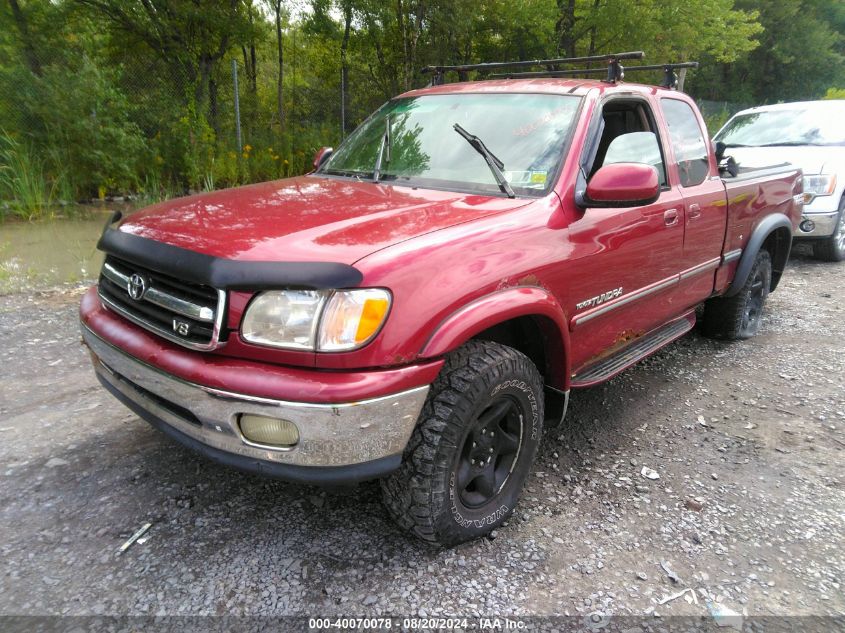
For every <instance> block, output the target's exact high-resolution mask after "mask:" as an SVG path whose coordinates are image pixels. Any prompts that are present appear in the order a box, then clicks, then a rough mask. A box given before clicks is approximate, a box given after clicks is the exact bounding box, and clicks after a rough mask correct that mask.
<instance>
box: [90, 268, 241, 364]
mask: <svg viewBox="0 0 845 633" xmlns="http://www.w3.org/2000/svg"><path fill="white" fill-rule="evenodd" d="M111 259H112V258H111V257H109V258H107V259H106V262H105V263H104V264H103V268H102V270H101V283H100V287H99V289H98V295H99V297H100V301H102V303H103V305H104V306H105V307H106V308H108V309H109V310H111V311H113V312H115V313H117V314H119V315H121V316H122V317H124V318H126V319H127V320H129V321H131V322H132V323H134V324H136V325H138V326H140V327H142V328H144V329H145V330H148V331H150V332H152V333H154V334H156V335H158V336H160V337H162V338H164V339H167V340H168V341H172V342H174V343H177V344H179V345H181V346H183V347H187V348H188V349H193V350H197V351H209V350H214V349H218V348H220V347H222V346H223V345H224V344H225V342H221V341H220V336H221V333H222V331H223V321H224V319H225V317H226V291H225V290H219V289H215V288H208V287H189V285H188V284H186V283H185V282H180V281H178V280H175V279H174V280H173V281H170V278H169V277H167V276H161V275H158V274H157V273H155V272H154V271H148V270H147V269H146V268H144V267H141V266H135V265H133V264H131V263H130V262H125V261H122V260H116V263H117V264H118V265H119V266H120V267H122V268H126V269H130V270H131V271H132V272H138V273H139V274H144V275H145V276H148V277H149V279H150V287H149V288H148V289H147V291H146V292H145V293H144V295H143V297H142V298H141V299H140V300H138V301H137V302H136V300H134V299H131V298H130V297H129V293H128V289H127V286H128V283H129V278H130V275H127V274H126V273H124V272H122V271H121V270H119V269H118V268H117V267H116V266H114V265H112V264H111V262H110V260H111ZM157 276H158V278H159V281H161V284H159V287H155V285H154V284H155V283H156V277H157ZM162 284H163V286H167V285H170V284H172V287H173V288H174V289H177V288H179V287H180V286H181V285H183V284H184V285H185V289H184V291H185V294H188V295H189V296H190V295H191V294H194V293H195V294H197V295H199V296H200V297H201V296H202V294H203V293H204V292H207V295H208V296H207V299H208V301H209V302H211V301H214V302H215V307H214V308H213V309H212V308H210V307H209V306H203V305H198V304H196V303H193V302H192V301H187V300H186V299H183V298H180V297H176V296H174V295H173V294H171V293H170V292H167V291H165V290H163V287H162ZM112 286H114V288H113V287H112ZM115 289H117V290H119V291H120V294H119V295H118V294H117V293H116V292H115ZM212 293H214V297H212V296H211V295H212ZM118 301H120V302H121V303H123V304H125V305H121V304H119V303H118ZM133 303H137V305H138V310H137V311H133V310H132V309H131V307H132V305H133ZM144 304H147V308H143V306H144ZM151 306H155V307H156V308H157V309H162V310H164V311H166V314H159V315H155V314H152V313H151V310H150V307H151ZM145 313H146V314H145ZM170 315H172V316H174V317H179V316H183V317H186V318H189V319H193V320H194V321H195V322H197V323H196V324H195V327H200V326H201V325H202V324H206V325H207V326H208V327H206V328H204V329H205V334H201V335H200V334H195V335H194V336H196V337H197V338H199V336H202V337H203V338H205V337H208V340H207V341H205V340H201V341H198V340H190V339H187V338H183V337H181V336H179V335H178V334H176V333H175V332H172V331H170V330H168V329H166V328H165V327H163V326H162V325H161V324H160V323H157V322H154V321H155V320H156V319H158V320H167V319H168V318H170ZM145 317H151V318H152V320H150V319H148V318H145ZM209 330H210V332H211V335H210V337H209V336H208V331H209Z"/></svg>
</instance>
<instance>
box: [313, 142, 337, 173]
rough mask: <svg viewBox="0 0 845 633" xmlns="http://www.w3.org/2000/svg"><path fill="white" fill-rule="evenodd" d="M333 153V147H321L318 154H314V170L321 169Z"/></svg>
mask: <svg viewBox="0 0 845 633" xmlns="http://www.w3.org/2000/svg"><path fill="white" fill-rule="evenodd" d="M333 151H334V149H333V148H331V147H321V148H320V149H318V150H317V153H316V154H314V163H313V165H314V169H320V167H321V166H322V165H323V163H325V162H326V161H327V160H328V159H329V156H331V155H332V152H333Z"/></svg>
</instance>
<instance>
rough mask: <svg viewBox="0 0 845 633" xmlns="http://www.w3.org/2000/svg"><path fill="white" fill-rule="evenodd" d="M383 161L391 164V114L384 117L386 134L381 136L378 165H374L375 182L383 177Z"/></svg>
mask: <svg viewBox="0 0 845 633" xmlns="http://www.w3.org/2000/svg"><path fill="white" fill-rule="evenodd" d="M382 163H387V164H388V165H389V164H390V115H389V114H388V115H387V116H386V117H384V135H383V136H382V137H381V145H380V146H379V148H378V157H377V158H376V165H375V167H373V182H378V181H379V179H380V178H381V165H382Z"/></svg>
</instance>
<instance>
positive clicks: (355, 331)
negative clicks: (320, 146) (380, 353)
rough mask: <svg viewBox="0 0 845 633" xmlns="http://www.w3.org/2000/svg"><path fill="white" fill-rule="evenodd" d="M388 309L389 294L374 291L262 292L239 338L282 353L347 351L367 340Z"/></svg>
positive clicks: (377, 328)
mask: <svg viewBox="0 0 845 633" xmlns="http://www.w3.org/2000/svg"><path fill="white" fill-rule="evenodd" d="M389 309H390V293H389V292H388V291H387V290H382V289H379V288H365V289H359V290H337V291H334V292H332V291H325V290H280V291H271V292H262V293H261V294H259V295H257V296H256V297H255V298H254V299H253V300H252V302H251V303H250V304H249V306H248V307H247V310H246V313H245V314H244V317H243V320H242V322H241V336H242V337H243V339H244V340H245V341H249V342H250V343H256V344H258V345H268V346H271V347H280V348H286V349H298V350H310V351H315V350H316V351H321V352H338V351H347V350H353V349H357V348H358V347H362V346H363V345H366V344H367V343H369V342H370V341H371V340H372V338H373V337H374V336H375V335H376V334H377V333H378V331H379V329H380V328H381V326H382V324H383V323H384V320H385V318H387V313H388V311H389Z"/></svg>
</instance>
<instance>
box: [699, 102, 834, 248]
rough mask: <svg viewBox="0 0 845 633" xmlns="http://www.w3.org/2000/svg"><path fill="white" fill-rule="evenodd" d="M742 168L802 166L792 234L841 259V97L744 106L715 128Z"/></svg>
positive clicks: (717, 135)
mask: <svg viewBox="0 0 845 633" xmlns="http://www.w3.org/2000/svg"><path fill="white" fill-rule="evenodd" d="M714 140H715V141H721V142H722V143H724V144H725V146H726V149H725V155H727V156H732V157H733V158H734V160H735V161H736V162H737V163H738V164H739V167H740V168H743V167H765V166H769V165H775V164H778V163H786V162H788V163H792V164H794V165H796V166H798V167H801V168H802V170H803V171H804V191H805V194H806V195H805V205H804V215H803V217H802V218H801V225H800V227H799V230H798V232H797V233H796V234H795V238H796V239H801V240H804V239H806V240H808V241H812V243H813V253H814V254H815V256H816V257H818V258H819V259H824V260H827V261H836V262H839V261H842V260H843V259H845V217H843V216H845V211H843V209H845V197H843V191H844V190H845V101H803V102H798V103H780V104H777V105H770V106H760V107H758V108H751V109H749V110H743V111H742V112H738V113H737V114H735V115H734V116H733V117H732V118H731V119H730V120H729V121H728V122H727V123H726V124H725V126H724V127H723V128H722V129H721V130H719V131H718V132H717V133H716V136H715V138H714Z"/></svg>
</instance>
